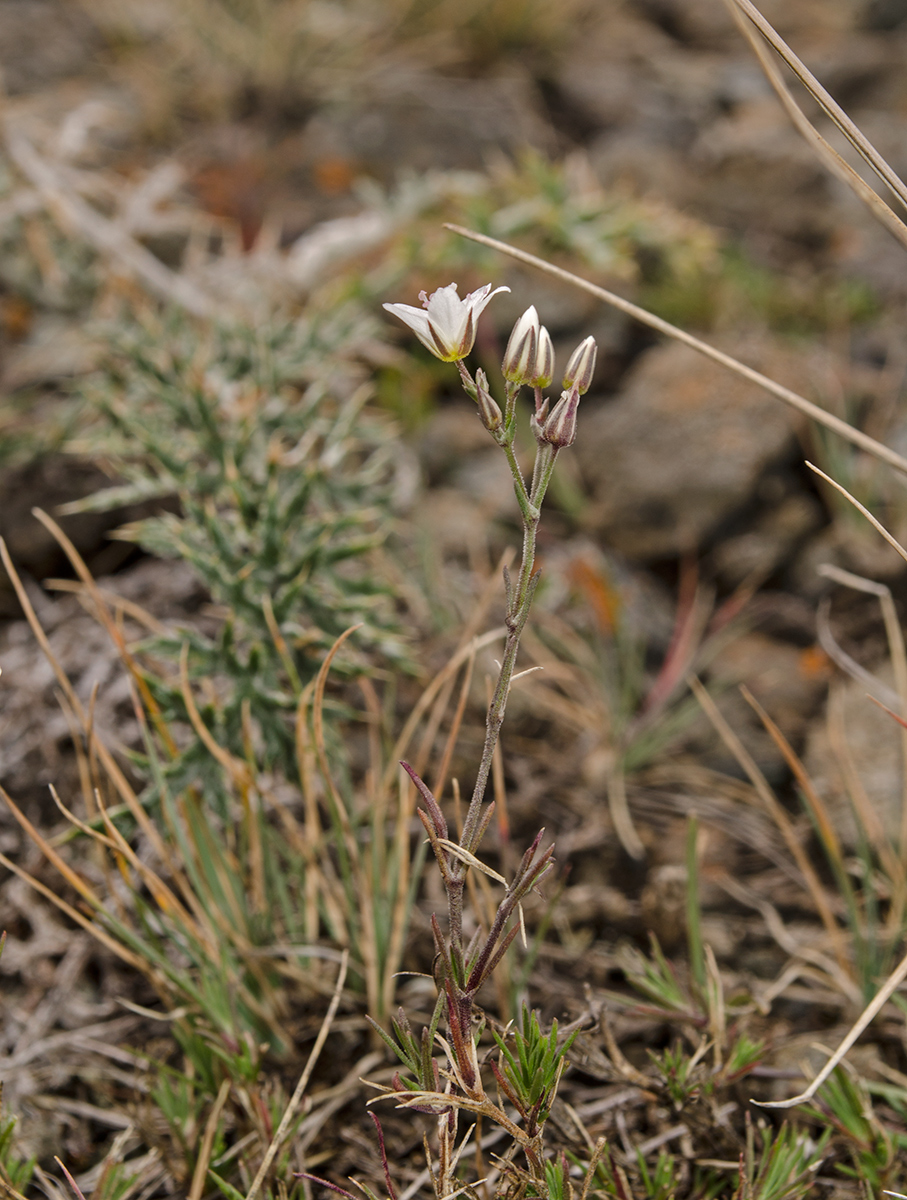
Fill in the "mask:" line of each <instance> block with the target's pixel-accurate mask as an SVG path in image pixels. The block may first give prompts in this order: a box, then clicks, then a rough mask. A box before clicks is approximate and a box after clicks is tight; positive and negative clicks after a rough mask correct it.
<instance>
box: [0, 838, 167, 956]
mask: <svg viewBox="0 0 907 1200" xmlns="http://www.w3.org/2000/svg"><path fill="white" fill-rule="evenodd" d="M0 865H2V866H4V867H6V869H7V870H8V871H12V873H13V874H14V875H18V876H19V878H20V879H22V880H24V882H25V883H27V884H28V886H29V887H30V888H34V890H35V891H36V892H38V893H40V895H42V896H43V897H44V898H45V899H46V900H49V901H50V902H51V904H53V905H55V906H56V907H57V908H58V909H59V910H60V912H62V913H65V914H66V915H67V917H69V918H70V919H71V920H73V921H75V922H76V924H77V925H81V926H82V928H83V929H85V930H87V931H88V932H89V933H90V934H91V936H92V937H93V938H96V939H97V940H98V941H99V942H101V943H102V945H104V946H106V947H107V949H108V950H111V951H112V952H113V953H114V954H115V955H116V956H117V957H118V958H121V959H122V960H123V962H126V963H128V964H129V965H130V966H131V967H135V969H136V970H137V971H141V972H143V973H144V974H146V975H147V973H148V972H147V965H146V964H145V962H144V961H143V960H142V959H141V958H139V956H138V955H137V954H133V953H132V951H131V950H127V949H126V947H125V946H124V945H123V944H122V943H121V942H118V941H117V939H116V938H113V937H111V936H110V935H109V934H108V933H105V931H104V930H103V929H101V928H100V926H98V925H96V924H95V923H94V922H93V921H89V919H88V917H86V916H84V915H83V914H82V913H80V912H79V910H78V909H76V908H73V907H72V905H71V904H67V903H66V901H65V900H61V899H60V897H59V896H58V895H57V894H56V892H52V891H51V890H50V888H49V887H45V885H44V884H43V883H41V881H40V880H38V879H35V877H34V876H33V875H29V873H28V872H27V871H23V870H22V868H21V867H20V866H18V865H17V864H16V863H14V862H13V861H12V860H11V859H9V858H7V857H6V855H5V854H0Z"/></svg>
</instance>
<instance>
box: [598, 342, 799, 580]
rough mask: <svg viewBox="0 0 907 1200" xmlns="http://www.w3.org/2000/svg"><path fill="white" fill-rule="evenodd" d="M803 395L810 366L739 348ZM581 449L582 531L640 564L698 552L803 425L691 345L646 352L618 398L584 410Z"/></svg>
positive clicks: (756, 348)
mask: <svg viewBox="0 0 907 1200" xmlns="http://www.w3.org/2000/svg"><path fill="white" fill-rule="evenodd" d="M733 350H734V352H735V353H737V355H738V356H739V357H740V358H741V359H742V360H743V361H744V362H746V363H747V364H750V365H752V366H754V367H756V368H757V369H759V370H761V371H762V372H763V373H765V374H767V375H769V376H771V377H773V378H776V379H782V380H784V381H785V382H786V383H789V384H791V385H792V386H794V387H795V388H796V386H797V383H798V382H799V381H800V380H801V379H802V375H803V364H802V363H801V364H799V367H798V366H797V364H796V362H795V360H793V357H792V356H791V355H790V354H788V353H786V352H785V351H783V350H781V349H780V348H779V347H778V346H777V344H775V343H772V342H770V341H765V340H763V341H759V342H748V343H746V344H743V345H741V344H738V345H736V346H734V347H733ZM580 419H581V426H580V434H579V436H578V438H577V441H576V443H575V450H576V454H577V458H578V460H579V463H580V466H581V469H582V472H583V475H584V476H585V480H586V483H587V486H588V489H589V492H590V494H591V499H590V501H589V505H588V509H587V511H586V513H585V515H584V522H585V524H586V527H587V528H588V529H594V530H596V531H598V532H600V533H601V535H602V536H603V537H604V538H605V540H606V541H607V542H608V544H609V545H610V546H612V547H613V548H614V549H616V550H617V551H618V552H619V553H621V554H623V555H625V556H626V557H627V558H631V559H637V560H640V559H642V560H647V559H658V558H667V557H673V556H675V555H679V554H684V553H686V552H689V551H693V550H695V549H697V548H701V547H702V545H703V543H704V542H705V541H706V540H707V539H708V537H709V535H710V534H711V533H712V532H713V531H714V530H715V529H716V527H717V526H718V525H719V524H720V523H721V521H722V520H724V519H725V518H727V517H728V516H729V515H730V514H731V513H733V512H734V510H735V509H737V508H738V507H739V506H740V505H742V504H744V503H745V502H746V500H747V499H748V497H749V496H750V494H751V492H752V490H753V488H754V486H755V484H756V482H757V480H758V478H759V476H760V475H761V474H762V472H763V471H764V470H765V469H766V468H767V467H768V466H770V465H771V464H772V463H776V462H779V461H781V460H783V459H784V458H785V457H786V456H787V455H788V454H789V453H790V449H791V446H792V440H793V434H794V432H795V430H796V429H797V427H798V424H799V418H797V416H796V415H795V414H793V413H792V412H791V410H789V409H788V408H787V407H786V406H785V405H784V404H782V403H781V402H780V401H778V400H776V399H775V398H774V397H772V396H770V395H769V394H768V393H767V392H764V391H762V390H761V389H760V388H758V387H756V386H755V385H753V384H750V383H747V382H745V381H744V380H742V379H740V378H739V377H737V376H736V375H734V374H732V373H731V372H730V371H727V370H725V369H724V368H723V367H720V366H718V365H717V364H714V363H712V362H710V361H709V360H708V359H705V358H703V357H702V355H700V354H698V353H696V352H695V351H693V350H690V349H688V348H687V347H685V346H681V345H676V344H669V345H661V346H657V347H655V348H654V349H652V350H649V351H647V352H646V353H645V354H644V355H643V356H642V357H641V358H640V359H639V360H638V362H637V364H636V365H635V366H634V367H633V368H632V370H631V372H630V374H629V376H628V378H627V380H626V383H625V386H624V388H623V391H622V393H621V394H620V396H619V397H618V398H617V399H616V400H614V401H613V402H611V403H608V404H606V405H604V406H603V407H601V408H599V409H597V410H595V409H592V408H591V406H587V408H586V410H585V411H582V410H581V417H580Z"/></svg>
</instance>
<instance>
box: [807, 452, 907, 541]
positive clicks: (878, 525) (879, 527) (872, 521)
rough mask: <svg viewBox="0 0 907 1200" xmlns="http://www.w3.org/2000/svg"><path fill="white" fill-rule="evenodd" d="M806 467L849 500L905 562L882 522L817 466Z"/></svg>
mask: <svg viewBox="0 0 907 1200" xmlns="http://www.w3.org/2000/svg"><path fill="white" fill-rule="evenodd" d="M806 465H807V466H808V467H809V469H810V470H811V471H813V472H814V473H815V474H816V475H818V476H819V478H820V479H824V480H825V482H826V483H827V484H829V485H830V486H831V487H833V488H834V489H835V491H836V492H840V493H841V495H842V496H843V497H844V498H845V500H849V501H850V503H851V504H852V505H853V506H854V508H855V509H856V510H857V511H858V512H861V513H862V514H863V516H864V517H865V518H866V520H867V521H868V522H869V523H870V525H871V526H872V527H873V529H877V530H878V532H879V533H880V534H881V535H882V537H883V538H884V539H885V541H886V542H887V543H888V545H889V546H891V547H892V548H893V549H894V550H897V552H898V554H900V556H901V558H903V560H904V562H907V550H905V549H904V547H903V546H902V545H901V543H900V542H899V541H898V540H897V538H896V537H894V536H893V535H892V534H890V533H889V532H888V530H887V529H886V528H885V526H884V525H883V524H882V522H881V521H879V520H877V519H876V518H875V517H874V516H873V515H872V513H871V512H870V511H869V509H868V508H866V507H865V505H863V504H861V503H860V501H859V500H857V499H856V498H855V497H854V496H851V494H850V492H849V491H848V490H847V488H846V487H844V486H843V485H842V484H840V483H838V482H837V481H836V480H834V479H832V478H831V476H830V475H826V474H825V472H824V471H820V470H819V468H818V467H817V466H815V465H814V464H813V463H811V462H809V461H808V460H807V463H806Z"/></svg>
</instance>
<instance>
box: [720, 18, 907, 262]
mask: <svg viewBox="0 0 907 1200" xmlns="http://www.w3.org/2000/svg"><path fill="white" fill-rule="evenodd" d="M725 3H726V4H727V6H728V8H729V9H730V10H731V12H732V13H733V16H734V19H735V20H736V22H737V24H738V26H739V27H740V31H741V32H742V33H743V34H744V36H745V37H746V39H747V41H748V42H749V43H750V45H751V46H752V48H753V52H754V53H755V55H756V57H757V58H758V59H759V63H760V65H761V67H762V70H763V71H764V72H765V75H766V78H767V79H768V81H769V83H770V84H771V85H772V87H773V88H774V89H775V94H776V95H777V97H778V99H779V100H780V101H781V104H782V105H783V106H784V109H785V111H786V112H787V115H788V116H789V117H790V119H791V121H792V122H793V125H794V127H795V128H796V129H797V131H798V133H800V134H801V135H802V137H803V138H804V139H805V140H806V142H807V143H808V145H809V146H811V147H812V149H813V150H814V151H815V153H816V155H817V156H818V158H819V159H820V161H821V162H822V163H823V164H824V165H825V166H826V167H827V168H828V170H829V171H830V172H831V173H832V174H833V175H836V176H837V177H838V179H840V180H842V181H843V182H844V183H846V184H847V186H848V187H849V188H851V190H852V191H853V192H854V193H855V194H856V195H857V196H858V197H859V198H860V199H861V200H862V201H863V203H864V204H865V205H866V207H867V208H868V209H869V211H870V212H871V213H872V215H873V216H874V217H875V218H876V219H877V220H878V221H879V222H881V224H882V225H884V226H885V228H886V229H887V230H888V232H889V233H891V234H892V235H893V236H894V237H895V238H896V239H897V240H898V241H899V242H900V243H901V245H902V246H904V247H907V225H905V224H904V222H903V221H902V220H901V218H900V217H899V216H898V215H897V213H895V212H893V211H892V209H891V208H889V206H888V205H887V204H886V203H885V201H884V200H883V199H882V198H881V196H879V195H878V193H877V192H876V191H875V190H874V189H873V188H871V187H870V186H869V184H868V183H867V182H866V180H865V179H863V178H862V176H860V175H858V174H857V172H856V171H855V170H854V169H853V167H852V166H851V165H850V164H849V163H848V162H846V161H845V160H844V159H843V158H842V157H841V155H840V154H839V153H838V152H837V150H835V148H834V147H833V146H831V145H829V143H828V142H827V141H826V140H825V138H824V137H823V136H822V135H821V133H819V131H818V130H817V129H816V128H815V126H814V125H813V124H812V122H811V121H810V120H809V119H808V117H807V116H806V115H805V114H804V113H803V111H802V110H801V109H800V107H799V105H798V104H797V102H796V100H794V98H793V96H792V95H791V94H790V91H789V89H788V87H787V85H786V84H785V82H784V80H783V78H782V77H781V73H780V72H779V71H778V68H777V67H776V65H775V63H774V61H773V59H772V57H771V56H770V54H769V53H768V50H767V49H766V47H765V43H764V41H763V40H762V38H760V37H759V36H758V34H757V33H756V31H755V29H754V28H753V25H752V23H751V22H750V21H748V20H746V18H745V17H744V16H743V15H742V13H741V10H740V6H739V5H738V3H737V0H725Z"/></svg>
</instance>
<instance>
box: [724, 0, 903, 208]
mask: <svg viewBox="0 0 907 1200" xmlns="http://www.w3.org/2000/svg"><path fill="white" fill-rule="evenodd" d="M731 3H733V4H734V5H736V7H737V8H738V10H739V11H740V12H742V13H744V14H745V15H746V16H747V17H748V18H749V19H750V21H752V23H753V24H754V25H755V26H756V28H757V29H758V30H759V32H760V33H761V34H762V36H763V37H764V38H765V40H766V41H767V42H768V44H769V45H770V46H771V47H772V49H774V50H775V51H777V53H778V54H779V55H780V56H781V58H782V59H783V60H784V62H786V63H787V65H788V66H789V67H790V69H791V70H792V71H793V72H794V74H795V75H796V76H797V78H798V79H799V80H800V82H801V83H802V84H803V86H804V87H805V88H806V90H807V91H808V92H809V93H810V95H811V96H812V97H813V98H814V99H815V100H816V101H817V102H818V103H819V104H820V105H821V106H822V108H823V110H824V111H825V113H826V114H827V115H828V116H829V117H830V118H831V120H832V121H833V122H834V123H835V125H837V127H838V129H840V131H841V133H843V134H844V136H845V137H846V138H847V140H848V141H849V142H850V144H851V145H852V146H853V147H854V149H855V150H856V151H857V152H858V153H859V154H860V155H861V156H862V158H864V159H865V161H866V162H867V163H868V164H869V165H870V166H871V167H872V169H873V170H874V171H875V173H876V174H877V175H878V177H879V178H880V179H881V180H883V181H884V182H885V183H886V184H887V185H888V187H890V188H891V190H892V192H893V193H894V194H895V195H896V196H897V198H898V199H899V200H900V201H901V203H902V204H903V205H904V206H905V208H907V184H905V183H904V181H903V180H902V179H901V177H900V176H899V175H898V174H897V172H896V171H894V170H893V169H892V168H891V167H890V166H889V165H888V163H887V162H886V161H885V159H884V158H883V157H882V155H881V154H880V153H879V152H878V150H876V148H875V146H873V144H872V143H871V142H870V141H869V139H868V138H867V137H866V136H865V135H864V134H863V133H862V132H861V130H860V129H858V128H857V126H856V125H855V124H854V123H853V121H852V120H851V119H850V117H849V116H848V115H847V113H846V112H845V111H844V109H843V108H841V106H840V105H839V104H838V103H837V101H836V100H835V99H834V98H833V97H832V96H830V95H829V93H828V92H827V91H826V90H825V88H824V87H823V86H822V84H821V83H819V81H818V79H816V77H815V76H814V75H813V74H812V72H811V71H809V70H808V69H807V67H806V66H805V65H804V64H803V63H802V62H801V61H800V59H799V58H798V57H797V56H796V54H794V52H793V50H791V48H790V46H788V44H787V42H785V41H784V39H783V38H782V37H781V35H780V34H779V33H778V32H777V31H776V30H775V29H774V28H773V27H772V25H771V24H769V22H768V21H767V20H766V19H765V17H763V15H762V13H761V12H760V11H759V9H758V8H756V6H755V4H753V3H752V2H751V0H731Z"/></svg>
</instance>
